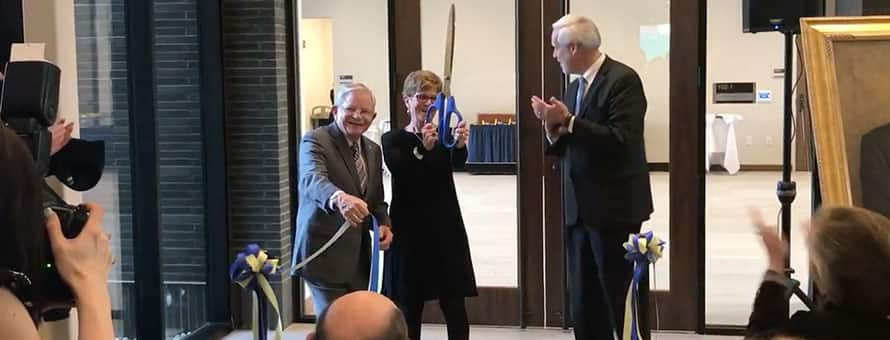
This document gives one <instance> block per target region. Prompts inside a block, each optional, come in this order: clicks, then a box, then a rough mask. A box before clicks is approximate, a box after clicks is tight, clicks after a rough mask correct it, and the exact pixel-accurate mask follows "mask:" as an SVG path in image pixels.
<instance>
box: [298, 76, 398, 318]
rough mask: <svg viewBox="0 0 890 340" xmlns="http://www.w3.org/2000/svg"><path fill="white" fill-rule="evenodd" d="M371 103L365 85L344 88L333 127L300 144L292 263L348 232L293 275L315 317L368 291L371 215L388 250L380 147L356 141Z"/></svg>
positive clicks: (339, 94)
mask: <svg viewBox="0 0 890 340" xmlns="http://www.w3.org/2000/svg"><path fill="white" fill-rule="evenodd" d="M375 104H376V101H375V99H374V94H373V93H371V90H370V89H368V87H367V86H365V85H363V84H361V83H355V84H348V85H345V86H343V87H342V88H340V89H339V91H338V92H337V96H336V101H335V105H334V107H333V109H332V113H333V115H334V122H333V123H332V124H328V125H326V126H322V127H319V128H317V129H315V130H312V131H310V132H309V133H307V134H306V135H305V136H304V137H303V141H302V142H301V144H300V173H299V197H300V210H299V212H298V213H297V230H296V234H295V237H294V239H295V240H296V243H295V246H294V259H293V260H294V264H296V263H299V262H301V261H303V259H305V258H307V257H308V256H311V255H312V254H313V253H315V251H316V250H318V249H319V248H321V246H322V245H323V244H324V243H326V242H327V241H328V240H330V239H331V237H332V236H333V235H334V233H335V232H336V231H337V229H339V228H340V226H341V225H342V224H343V223H344V222H346V221H348V222H350V223H351V224H352V225H353V226H354V228H350V229H349V230H348V231H347V232H346V233H345V234H343V236H342V237H341V238H340V239H339V240H337V241H336V242H335V243H334V244H333V245H332V246H331V247H330V248H328V250H327V251H325V252H324V253H322V254H321V255H320V256H318V257H317V258H315V259H314V260H312V262H310V263H309V264H307V265H306V266H305V267H303V268H302V269H301V270H299V271H297V275H300V276H301V277H303V279H304V280H305V281H306V283H307V284H308V285H309V290H310V292H311V293H312V300H313V302H314V306H315V311H314V312H315V313H316V315H319V314H321V313H322V312H323V311H324V310H325V309H327V307H328V306H329V305H330V304H331V303H332V302H333V301H334V300H335V299H337V298H339V297H341V296H343V295H345V294H347V293H350V292H353V291H357V290H364V289H367V288H368V279H369V278H368V275H369V271H370V263H371V262H370V258H371V254H370V253H371V250H370V247H371V238H370V235H369V233H368V229H369V227H370V223H371V222H370V220H371V219H370V217H369V216H370V215H373V216H374V217H375V218H377V221H378V222H379V227H380V248H381V249H382V250H386V249H387V248H389V244H390V243H391V242H392V239H393V234H392V231H391V229H390V227H389V226H390V220H389V215H387V204H386V202H384V201H383V198H384V194H383V180H382V175H383V172H382V156H381V152H380V146H378V145H377V144H376V143H374V142H372V141H371V140H370V139H368V138H366V137H364V136H362V133H364V132H365V131H367V130H368V127H370V126H371V122H372V121H373V120H374V117H375V116H376V115H377V114H376V112H375V111H374V106H375Z"/></svg>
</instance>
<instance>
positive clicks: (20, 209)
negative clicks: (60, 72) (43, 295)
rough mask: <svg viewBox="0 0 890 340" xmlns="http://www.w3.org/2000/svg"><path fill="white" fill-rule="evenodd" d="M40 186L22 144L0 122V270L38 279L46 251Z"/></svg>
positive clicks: (28, 155) (30, 158)
mask: <svg viewBox="0 0 890 340" xmlns="http://www.w3.org/2000/svg"><path fill="white" fill-rule="evenodd" d="M42 189H43V184H42V178H41V176H40V174H38V172H37V168H36V166H35V165H34V158H33V157H32V156H31V152H30V151H29V150H28V147H27V146H25V143H24V142H23V141H22V140H21V138H19V136H18V135H16V133H15V132H14V131H12V130H11V129H9V128H7V127H6V126H3V125H2V123H0V270H2V269H9V270H14V271H18V272H21V273H24V274H26V275H28V277H29V279H30V280H31V283H32V286H39V283H40V281H41V278H42V273H43V270H42V264H43V263H44V261H43V260H44V259H43V254H44V253H45V250H46V245H47V243H46V240H47V234H46V227H45V225H46V220H45V219H44V217H43V210H42V193H43V191H42Z"/></svg>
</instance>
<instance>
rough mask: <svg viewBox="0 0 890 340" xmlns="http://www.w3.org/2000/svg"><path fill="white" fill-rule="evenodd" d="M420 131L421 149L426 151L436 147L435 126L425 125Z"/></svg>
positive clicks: (436, 133)
mask: <svg viewBox="0 0 890 340" xmlns="http://www.w3.org/2000/svg"><path fill="white" fill-rule="evenodd" d="M421 131H422V132H423V148H424V149H426V151H430V150H432V149H433V148H434V147H436V141H437V140H438V138H439V134H438V132H436V126H435V125H433V124H432V123H427V124H426V125H424V126H423V129H421Z"/></svg>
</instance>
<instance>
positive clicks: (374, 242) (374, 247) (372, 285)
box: [368, 215, 380, 293]
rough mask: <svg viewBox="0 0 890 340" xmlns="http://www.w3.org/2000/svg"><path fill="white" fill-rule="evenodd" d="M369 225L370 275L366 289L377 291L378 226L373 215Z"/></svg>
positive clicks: (378, 264) (378, 263) (378, 259)
mask: <svg viewBox="0 0 890 340" xmlns="http://www.w3.org/2000/svg"><path fill="white" fill-rule="evenodd" d="M371 225H372V229H371V230H372V231H373V233H372V234H371V275H369V276H368V277H369V279H368V290H369V291H372V292H375V293H376V292H378V289H377V288H378V286H379V284H378V283H379V282H378V281H380V280H379V279H378V275H379V272H380V270H379V267H380V226H379V224H378V223H377V218H376V217H374V215H371Z"/></svg>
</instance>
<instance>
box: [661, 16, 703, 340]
mask: <svg viewBox="0 0 890 340" xmlns="http://www.w3.org/2000/svg"><path fill="white" fill-rule="evenodd" d="M706 18H707V17H706V12H705V0H674V1H671V42H670V50H671V58H670V75H671V78H670V109H669V111H670V113H669V114H670V118H669V126H670V133H669V136H670V137H669V138H670V139H669V140H670V158H671V159H670V180H669V181H670V191H671V192H670V217H669V221H670V222H669V223H670V235H668V237H669V240H668V241H669V242H670V243H669V244H668V251H669V252H670V257H671V263H670V265H671V269H670V270H671V277H670V285H671V290H670V294H666V295H664V296H663V300H661V301H659V302H660V303H661V304H660V306H661V308H660V311H661V316H660V319H661V324H662V326H663V328H665V329H676V330H694V331H697V332H704V311H705V304H704V303H705V300H704V293H705V291H704V284H705V276H704V274H705V272H704V261H705V258H704V256H705V252H704V250H705V240H704V238H705V233H704V211H705V210H704V209H705V207H704V204H705V203H704V202H705V201H704V197H705V187H704V185H705V179H704V176H705V171H704V158H703V157H702V155H704V145H705V143H704V122H705V92H704V89H703V87H702V86H703V84H704V83H705V79H704V75H705V74H706V73H705V51H704V49H705V46H704V45H705V44H704V41H705V40H704V39H705V25H704V22H705V19H706ZM665 307H667V308H665ZM653 321H654V320H653Z"/></svg>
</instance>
